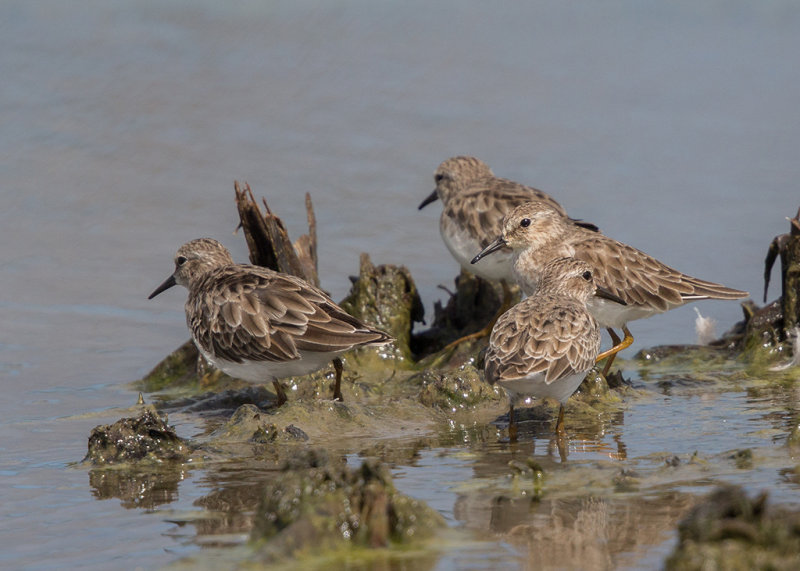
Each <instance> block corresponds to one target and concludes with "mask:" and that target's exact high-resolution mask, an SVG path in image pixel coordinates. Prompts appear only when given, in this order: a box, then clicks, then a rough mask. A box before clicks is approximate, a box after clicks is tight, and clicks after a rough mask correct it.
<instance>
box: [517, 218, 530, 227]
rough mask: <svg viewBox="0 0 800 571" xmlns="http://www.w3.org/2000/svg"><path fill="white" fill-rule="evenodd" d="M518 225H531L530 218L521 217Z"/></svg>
mask: <svg viewBox="0 0 800 571" xmlns="http://www.w3.org/2000/svg"><path fill="white" fill-rule="evenodd" d="M519 225H520V226H522V227H523V228H527V227H528V226H530V225H531V219H530V218H523V219H522V220H520V221H519Z"/></svg>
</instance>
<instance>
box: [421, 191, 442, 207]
mask: <svg viewBox="0 0 800 571" xmlns="http://www.w3.org/2000/svg"><path fill="white" fill-rule="evenodd" d="M438 198H439V195H438V194H436V191H435V190H434V191H433V192H432V193H431V195H430V196H429V197H428V198H426V199H425V200H423V201H422V204H420V205H419V208H417V210H422V209H423V208H425V207H426V206H428V205H429V204H430V203H431V202H435V201H436V200H437V199H438Z"/></svg>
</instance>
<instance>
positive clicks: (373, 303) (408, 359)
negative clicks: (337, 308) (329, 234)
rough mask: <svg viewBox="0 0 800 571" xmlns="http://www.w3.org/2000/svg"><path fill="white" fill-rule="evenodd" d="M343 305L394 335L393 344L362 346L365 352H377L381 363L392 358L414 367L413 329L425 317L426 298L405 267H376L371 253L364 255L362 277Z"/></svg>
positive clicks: (361, 317)
mask: <svg viewBox="0 0 800 571" xmlns="http://www.w3.org/2000/svg"><path fill="white" fill-rule="evenodd" d="M341 306H342V308H343V309H344V310H345V311H347V312H348V313H350V314H351V315H353V316H354V317H358V318H359V319H361V320H363V321H365V322H367V323H371V324H373V325H375V326H376V327H378V328H380V329H382V330H384V331H385V332H386V333H388V334H389V335H391V336H392V337H394V342H393V343H392V344H391V346H390V347H389V348H388V349H387V348H383V349H361V350H359V354H360V355H362V358H361V363H362V364H363V365H366V360H365V358H364V355H365V354H366V355H377V356H378V357H379V360H378V363H377V364H378V365H379V366H380V365H381V364H383V365H385V361H386V360H387V359H388V358H392V359H394V360H395V361H400V362H404V363H406V366H411V365H412V364H413V363H414V361H415V359H414V356H413V353H412V351H411V330H412V329H413V327H414V323H415V322H421V321H422V320H423V317H424V314H425V312H424V308H423V307H422V301H421V300H420V297H419V294H418V293H417V288H416V285H415V284H414V280H413V279H412V278H411V274H410V273H409V271H408V269H406V268H405V267H403V266H400V267H398V266H392V265H380V266H375V265H374V264H373V263H372V261H371V260H370V258H369V256H368V255H367V254H361V260H360V264H359V275H358V279H356V280H355V281H354V282H353V286H352V288H351V289H350V293H349V294H348V295H347V297H345V298H344V299H343V300H342V302H341Z"/></svg>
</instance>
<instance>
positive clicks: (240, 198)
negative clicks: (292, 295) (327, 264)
mask: <svg viewBox="0 0 800 571" xmlns="http://www.w3.org/2000/svg"><path fill="white" fill-rule="evenodd" d="M233 187H234V191H235V192H236V207H237V209H238V210H239V219H240V220H241V222H240V226H241V228H242V230H243V231H244V237H245V240H246V241H247V248H248V250H249V251H250V262H251V263H252V264H254V265H256V266H265V267H267V268H270V269H272V270H275V271H277V272H283V273H286V274H292V275H295V276H298V277H301V278H303V279H305V280H306V281H308V282H310V283H312V284H314V285H316V286H319V275H318V274H317V221H316V218H315V217H314V208H313V206H312V204H311V196H310V195H309V194H308V193H306V216H307V218H308V234H304V235H303V236H301V237H300V238H299V239H298V240H297V242H295V243H294V244H292V241H291V240H290V239H289V233H288V232H287V231H286V227H285V226H284V225H283V221H282V220H281V219H280V218H278V217H277V216H275V215H274V214H273V213H272V211H271V210H270V208H269V206H268V205H267V201H266V200H264V199H262V201H263V203H264V208H265V209H266V214H262V213H261V209H260V208H259V207H258V203H257V202H256V200H255V198H254V197H253V191H252V190H250V185H249V184H247V183H244V185H240V184H239V181H234V183H233Z"/></svg>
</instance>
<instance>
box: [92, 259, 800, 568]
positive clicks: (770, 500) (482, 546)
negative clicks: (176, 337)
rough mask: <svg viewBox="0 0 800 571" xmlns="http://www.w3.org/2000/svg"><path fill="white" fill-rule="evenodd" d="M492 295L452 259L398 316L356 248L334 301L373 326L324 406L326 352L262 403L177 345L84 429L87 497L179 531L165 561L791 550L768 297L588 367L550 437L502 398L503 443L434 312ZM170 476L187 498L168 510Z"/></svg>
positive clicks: (791, 391) (632, 558) (477, 373)
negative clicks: (725, 319) (721, 323)
mask: <svg viewBox="0 0 800 571" xmlns="http://www.w3.org/2000/svg"><path fill="white" fill-rule="evenodd" d="M787 275H788V276H789V278H788V279H793V278H791V276H792V275H794V274H793V273H792V272H784V273H783V276H782V285H783V288H784V291H786V288H792V287H797V285H796V283H795V282H791V281H789V282H787V277H786V276H787ZM498 295H499V292H497V291H496V290H495V288H493V287H492V286H491V285H489V284H481V283H478V282H476V280H475V278H473V277H471V276H468V275H466V274H463V275H462V276H460V277H459V279H458V280H457V283H456V286H455V288H454V294H453V298H452V299H451V300H450V303H448V304H447V307H439V308H437V311H436V321H435V323H433V324H430V326H428V327H427V328H426V329H424V330H423V331H422V332H421V333H417V332H416V331H415V330H414V324H415V322H418V321H419V320H420V319H421V315H422V312H421V301H420V299H419V296H418V295H417V293H416V289H415V286H414V282H413V279H412V277H411V275H410V273H409V272H408V271H407V270H406V269H404V268H401V267H395V266H391V265H376V264H374V263H373V262H372V261H371V260H370V259H369V257H368V256H363V257H362V259H361V263H360V270H359V276H358V277H357V278H354V283H353V287H352V290H351V293H350V295H349V296H348V297H347V298H346V299H345V300H344V301H343V306H345V307H347V309H348V311H350V312H352V313H353V314H354V315H357V316H359V317H361V318H362V319H366V320H368V321H370V322H373V323H375V324H377V325H379V326H380V327H382V328H384V329H385V330H386V331H387V332H389V333H390V334H391V335H392V336H393V337H394V339H395V341H394V343H393V344H392V345H391V346H389V347H382V348H377V349H361V350H357V351H354V352H352V353H348V354H345V356H344V358H343V361H344V369H345V375H344V382H343V393H344V402H338V401H333V400H331V397H330V386H331V383H332V382H333V374H334V373H333V369H332V367H329V368H325V369H322V370H321V371H319V372H317V373H315V374H312V375H309V376H307V377H303V378H293V379H289V380H287V381H286V383H287V385H288V388H289V391H288V393H289V401H288V403H286V404H284V405H283V406H280V407H278V406H275V397H274V394H273V393H272V392H271V390H270V387H269V386H268V385H265V386H258V385H250V384H247V383H243V382H241V381H238V380H236V379H231V378H229V377H226V376H225V375H222V374H221V373H219V372H218V371H215V370H212V369H210V368H209V367H208V366H207V364H206V363H204V362H203V361H202V360H199V359H198V355H197V352H196V350H194V348H193V345H192V344H191V343H187V344H186V345H184V346H182V347H180V348H179V349H178V350H176V352H175V353H173V354H172V355H170V356H168V357H167V358H166V359H165V361H164V362H162V363H160V364H159V365H158V366H157V367H156V368H155V369H154V370H153V372H152V373H151V374H150V375H148V376H147V377H146V378H145V379H143V380H142V381H140V382H138V383H137V384H136V388H138V389H140V390H142V391H144V393H145V400H146V401H147V402H148V404H137V405H135V406H134V407H132V408H131V409H130V411H129V415H128V416H126V418H123V419H121V420H120V421H119V422H117V423H114V424H112V425H108V426H101V427H98V428H96V429H95V430H94V431H93V432H92V435H91V437H90V440H89V450H88V453H87V456H86V458H85V460H84V465H85V466H86V467H87V469H88V473H89V483H90V485H91V487H92V490H93V493H94V494H95V496H96V497H98V498H102V499H111V498H116V499H118V501H120V502H121V504H122V505H124V506H125V507H128V508H131V509H145V510H151V511H156V510H158V511H160V512H163V513H164V514H168V515H165V518H166V519H167V520H168V521H169V522H171V523H172V525H174V526H175V532H174V533H175V537H176V548H177V545H181V546H186V545H193V546H195V547H197V549H196V550H193V551H192V552H191V553H189V554H186V555H184V556H179V557H176V558H175V561H174V563H173V567H175V568H204V567H205V568H220V567H222V568H231V567H240V566H243V567H247V568H259V567H262V566H275V565H278V566H284V567H287V568H292V567H297V568H320V569H321V568H328V567H330V566H331V565H334V566H347V567H351V568H358V569H434V568H437V569H438V568H441V569H450V568H473V569H475V568H477V569H498V568H519V567H523V568H531V569H539V568H542V569H549V568H560V569H561V568H574V569H611V568H659V567H664V566H667V567H668V568H670V569H700V568H706V567H705V566H706V565H707V564H709V562H715V563H714V564H715V565H717V566H718V567H717V568H751V567H762V568H763V567H771V568H776V569H791V568H796V567H797V566H798V565H800V551H798V548H797V545H798V541H799V540H798V537H799V536H800V524H798V521H800V520H798V518H800V494H798V491H800V460H798V451H800V436H799V435H800V402H798V392H797V379H798V376H800V367H798V366H797V362H796V361H794V360H793V359H794V355H796V354H797V341H796V340H797V336H796V335H793V334H792V333H791V331H790V332H786V330H785V325H784V321H788V320H785V319H784V313H783V310H780V309H776V308H782V307H784V306H783V305H782V301H781V299H779V300H777V301H776V302H774V303H773V304H771V307H772V309H759V308H757V307H755V306H753V305H752V304H751V305H746V306H745V311H744V316H745V319H744V320H743V321H742V322H741V323H739V324H737V325H736V326H734V327H732V328H731V330H730V331H729V332H728V333H727V334H726V335H724V336H723V337H722V338H721V339H720V340H718V341H715V342H714V343H712V344H710V345H707V346H669V347H666V346H665V347H653V348H648V349H643V350H641V351H639V353H637V354H636V355H635V356H634V357H633V358H632V359H630V360H628V361H621V362H620V365H621V366H622V370H621V372H619V373H615V374H614V375H610V376H609V378H608V379H606V378H604V377H602V375H600V374H599V373H597V372H593V373H592V374H590V375H589V376H588V377H587V379H586V381H585V382H584V384H583V385H582V386H581V389H580V390H579V392H578V393H577V394H576V395H575V396H573V397H572V398H571V399H570V401H569V403H568V405H567V412H566V434H565V435H564V436H563V437H561V436H556V435H555V434H554V432H553V423H554V420H555V415H556V412H557V405H556V404H555V403H550V402H544V403H542V402H533V403H527V404H524V405H523V406H521V407H520V408H519V409H518V413H519V415H518V421H519V435H518V436H519V437H518V440H517V441H515V442H510V441H509V439H508V437H507V433H506V426H507V421H508V419H507V416H506V411H507V399H506V396H505V395H504V393H503V391H502V390H501V389H499V388H497V387H493V386H490V385H488V384H487V383H486V382H485V381H484V379H483V373H482V367H483V363H482V354H483V351H482V349H483V347H484V346H485V344H486V340H485V339H481V340H473V341H469V342H467V343H464V344H461V345H448V343H450V342H451V341H452V340H453V339H455V338H457V337H459V336H461V335H463V334H464V333H469V332H470V331H474V330H476V329H478V328H480V327H481V323H478V321H480V319H472V320H470V319H462V320H461V321H459V320H458V319H456V318H455V317H454V316H455V315H459V314H463V313H464V312H465V309H464V308H466V307H470V306H475V307H482V308H485V307H487V306H488V307H490V308H491V307H496V305H492V304H490V303H489V302H487V301H485V299H486V298H488V299H491V300H492V301H493V302H494V303H499V298H498V297H497V296H498ZM478 300H484V301H478ZM456 308H458V309H456ZM483 313H484V314H485V315H483V317H482V318H484V319H485V318H488V317H491V313H492V312H491V311H484V312H483ZM446 345H448V346H447V348H444V347H445V346H446ZM422 347H426V349H422ZM431 347H432V348H431ZM443 348H444V349H443ZM171 423H175V424H177V425H178V426H180V427H183V429H182V430H175V429H173V427H172V425H171ZM189 427H191V429H192V430H187V428H189ZM189 481H191V482H193V489H194V493H195V494H196V498H195V499H194V500H193V502H192V506H191V508H190V509H182V510H176V511H169V506H170V504H172V503H174V502H176V501H177V500H178V499H179V498H180V495H181V493H182V487H186V486H188V485H189V484H187V483H186V482H189Z"/></svg>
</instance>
